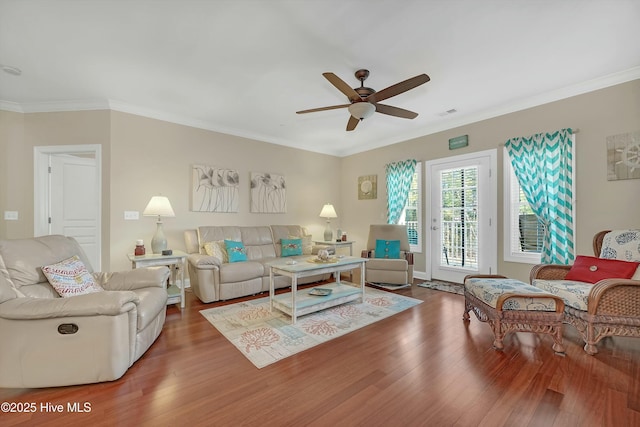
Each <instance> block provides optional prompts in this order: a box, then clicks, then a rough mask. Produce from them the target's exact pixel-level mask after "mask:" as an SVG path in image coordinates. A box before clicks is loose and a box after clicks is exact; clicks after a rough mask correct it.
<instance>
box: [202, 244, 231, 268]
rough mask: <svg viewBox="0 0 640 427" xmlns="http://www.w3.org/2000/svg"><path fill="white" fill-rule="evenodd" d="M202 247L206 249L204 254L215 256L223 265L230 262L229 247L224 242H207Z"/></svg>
mask: <svg viewBox="0 0 640 427" xmlns="http://www.w3.org/2000/svg"><path fill="white" fill-rule="evenodd" d="M202 247H203V248H204V253H206V254H207V255H209V256H214V257H216V258H218V259H220V260H221V261H222V262H223V263H225V262H229V254H228V253H227V247H226V245H225V244H224V240H216V241H215V242H205V244H204V245H202Z"/></svg>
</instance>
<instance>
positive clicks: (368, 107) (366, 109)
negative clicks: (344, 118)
mask: <svg viewBox="0 0 640 427" xmlns="http://www.w3.org/2000/svg"><path fill="white" fill-rule="evenodd" d="M348 110H349V113H351V115H352V116H353V117H355V118H356V119H359V120H364V119H366V118H367V117H371V116H372V115H373V113H375V112H376V107H374V106H373V104H370V103H368V102H354V103H353V104H351V105H349V108H348Z"/></svg>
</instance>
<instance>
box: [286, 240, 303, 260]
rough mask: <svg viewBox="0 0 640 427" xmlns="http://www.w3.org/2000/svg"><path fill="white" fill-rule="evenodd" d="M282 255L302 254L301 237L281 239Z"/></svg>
mask: <svg viewBox="0 0 640 427" xmlns="http://www.w3.org/2000/svg"><path fill="white" fill-rule="evenodd" d="M281 243H282V256H283V257H289V256H295V255H302V239H282V241H281Z"/></svg>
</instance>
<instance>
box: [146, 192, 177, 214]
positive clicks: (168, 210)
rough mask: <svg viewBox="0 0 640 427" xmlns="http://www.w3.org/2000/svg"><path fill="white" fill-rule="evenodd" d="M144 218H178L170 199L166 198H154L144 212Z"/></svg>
mask: <svg viewBox="0 0 640 427" xmlns="http://www.w3.org/2000/svg"><path fill="white" fill-rule="evenodd" d="M142 215H144V216H176V214H175V213H174V212H173V208H172V207H171V203H170V202H169V199H168V198H166V197H164V196H153V197H152V198H151V200H149V203H148V204H147V207H146V208H144V211H143V212H142Z"/></svg>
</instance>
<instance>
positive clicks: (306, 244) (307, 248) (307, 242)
mask: <svg viewBox="0 0 640 427" xmlns="http://www.w3.org/2000/svg"><path fill="white" fill-rule="evenodd" d="M289 238H290V239H302V255H311V253H312V252H313V243H312V242H311V238H312V236H311V234H309V235H306V236H289Z"/></svg>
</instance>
